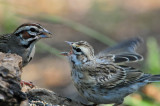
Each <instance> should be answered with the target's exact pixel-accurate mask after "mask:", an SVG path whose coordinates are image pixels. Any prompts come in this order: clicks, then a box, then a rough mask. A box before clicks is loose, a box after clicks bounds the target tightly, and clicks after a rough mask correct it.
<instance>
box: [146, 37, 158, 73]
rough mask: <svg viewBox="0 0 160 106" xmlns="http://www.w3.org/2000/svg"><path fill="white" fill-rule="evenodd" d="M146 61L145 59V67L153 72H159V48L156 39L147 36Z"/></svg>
mask: <svg viewBox="0 0 160 106" xmlns="http://www.w3.org/2000/svg"><path fill="white" fill-rule="evenodd" d="M147 50H148V55H147V61H146V69H147V70H148V71H149V72H151V73H153V74H159V73H160V49H159V47H158V44H157V40H156V39H155V38H153V37H151V38H148V40H147Z"/></svg>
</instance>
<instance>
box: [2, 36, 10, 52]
mask: <svg viewBox="0 0 160 106" xmlns="http://www.w3.org/2000/svg"><path fill="white" fill-rule="evenodd" d="M10 38H11V36H10V35H9V34H6V35H0V52H5V53H6V52H7V48H8V47H7V44H8V40H9V39H10Z"/></svg>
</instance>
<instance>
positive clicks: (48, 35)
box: [39, 28, 52, 38]
mask: <svg viewBox="0 0 160 106" xmlns="http://www.w3.org/2000/svg"><path fill="white" fill-rule="evenodd" d="M51 35H52V33H51V32H49V31H48V30H47V29H45V28H44V29H43V31H42V32H41V34H40V35H39V36H40V38H51V37H52V36H51Z"/></svg>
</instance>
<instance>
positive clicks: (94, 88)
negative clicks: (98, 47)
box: [62, 38, 160, 105]
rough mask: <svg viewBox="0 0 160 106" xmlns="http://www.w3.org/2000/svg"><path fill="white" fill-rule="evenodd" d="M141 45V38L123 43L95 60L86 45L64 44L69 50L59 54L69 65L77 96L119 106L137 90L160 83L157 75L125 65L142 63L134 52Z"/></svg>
mask: <svg viewBox="0 0 160 106" xmlns="http://www.w3.org/2000/svg"><path fill="white" fill-rule="evenodd" d="M141 41H142V40H141V39H140V38H134V39H130V40H127V41H124V42H122V43H120V44H118V45H116V46H114V47H111V48H109V49H108V50H104V51H102V52H100V53H99V54H98V55H96V56H95V55H94V50H93V47H92V46H91V45H89V44H88V43H87V42H86V41H79V42H67V43H68V44H69V45H70V46H71V48H72V50H71V52H69V53H68V52H64V53H62V54H64V55H66V56H68V59H69V61H70V63H71V67H72V72H71V76H72V80H73V82H74V85H75V87H76V88H77V90H78V92H79V93H80V94H81V95H82V96H83V97H85V98H86V99H87V100H88V101H90V102H92V103H95V104H110V103H115V104H116V105H118V104H121V103H123V99H124V97H126V96H127V95H129V94H131V93H133V92H135V91H136V90H138V89H139V88H140V87H143V86H144V85H146V84H148V83H150V82H156V81H160V75H151V74H145V73H143V72H141V71H140V70H138V69H136V68H133V67H129V66H126V65H125V63H129V62H130V63H131V62H138V61H141V60H143V57H142V56H141V55H139V54H138V53H136V51H135V49H136V47H137V45H138V44H139V43H141Z"/></svg>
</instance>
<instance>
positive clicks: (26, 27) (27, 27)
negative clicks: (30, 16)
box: [15, 26, 37, 33]
mask: <svg viewBox="0 0 160 106" xmlns="http://www.w3.org/2000/svg"><path fill="white" fill-rule="evenodd" d="M30 28H35V29H37V27H36V26H23V27H20V28H19V29H17V30H16V32H15V33H19V32H22V31H23V30H29V29H30Z"/></svg>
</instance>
